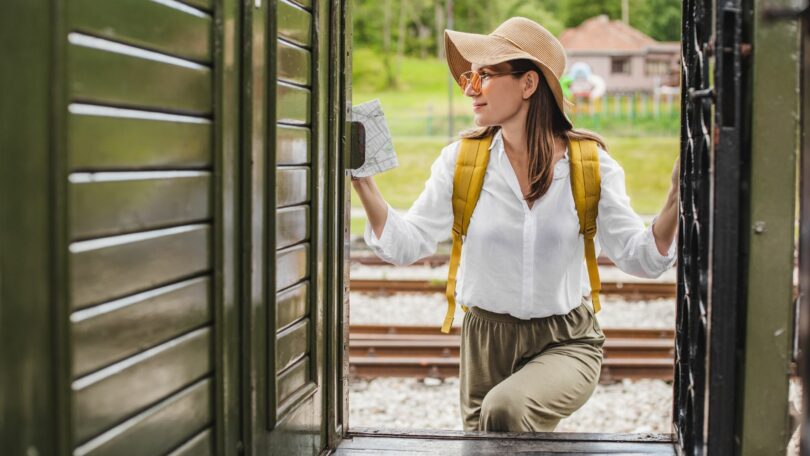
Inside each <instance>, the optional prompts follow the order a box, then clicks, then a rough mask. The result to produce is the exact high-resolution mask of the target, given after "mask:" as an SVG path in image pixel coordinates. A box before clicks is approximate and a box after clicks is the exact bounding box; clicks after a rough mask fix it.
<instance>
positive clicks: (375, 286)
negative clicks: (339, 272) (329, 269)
mask: <svg viewBox="0 0 810 456" xmlns="http://www.w3.org/2000/svg"><path fill="white" fill-rule="evenodd" d="M349 286H350V287H351V290H352V291H356V292H364V293H379V294H395V293H444V292H445V288H446V287H447V285H446V282H445V281H443V280H388V279H385V280H379V279H351V282H350V285H349ZM676 291H677V289H676V285H675V284H674V283H666V282H602V294H612V295H620V296H622V297H625V298H629V299H656V298H674V297H675V294H676Z"/></svg>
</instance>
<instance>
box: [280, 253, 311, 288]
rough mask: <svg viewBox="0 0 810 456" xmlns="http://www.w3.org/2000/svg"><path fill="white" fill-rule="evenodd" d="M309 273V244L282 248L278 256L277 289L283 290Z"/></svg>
mask: <svg viewBox="0 0 810 456" xmlns="http://www.w3.org/2000/svg"><path fill="white" fill-rule="evenodd" d="M308 275H309V244H301V245H296V246H294V247H290V248H289V249H285V250H280V251H279V252H278V254H277V257H276V290H279V291H281V290H283V289H285V288H287V287H289V286H290V285H293V284H295V283H298V282H300V281H301V280H302V279H304V278H306V277H307V276H308Z"/></svg>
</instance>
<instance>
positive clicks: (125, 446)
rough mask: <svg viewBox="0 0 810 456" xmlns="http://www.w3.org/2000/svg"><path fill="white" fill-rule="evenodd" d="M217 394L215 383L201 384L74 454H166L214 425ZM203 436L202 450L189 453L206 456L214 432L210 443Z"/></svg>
mask: <svg viewBox="0 0 810 456" xmlns="http://www.w3.org/2000/svg"><path fill="white" fill-rule="evenodd" d="M213 391H214V384H213V381H211V380H210V379H205V380H202V381H199V382H197V383H195V384H194V385H192V386H190V387H188V388H185V389H183V390H182V391H180V392H178V393H177V394H175V395H173V396H172V397H170V398H168V399H166V400H164V401H161V402H159V403H158V404H156V405H154V406H152V407H150V408H148V409H147V410H145V411H144V412H142V413H139V414H138V415H137V416H135V417H134V418H132V419H129V420H127V421H126V422H124V423H122V424H120V425H118V426H116V427H114V428H113V429H110V430H109V431H107V432H105V433H104V434H102V435H100V436H99V437H98V438H95V439H93V440H91V441H90V442H88V443H86V444H84V445H82V446H81V447H79V448H78V449H77V450H76V451H75V452H74V455H76V456H151V455H156V454H166V453H167V452H168V451H170V450H171V449H173V448H176V447H177V446H178V445H180V444H181V443H183V442H184V441H186V440H187V439H188V438H189V437H191V436H193V435H194V434H195V433H198V432H199V431H200V429H203V428H204V427H206V426H208V425H209V424H210V423H211V421H212V419H213V412H212V411H213V401H212V397H213ZM122 394H126V393H125V392H122ZM199 436H203V439H202V441H201V442H198V443H197V446H196V447H195V448H199V449H200V450H201V451H200V452H198V453H185V454H194V455H195V456H197V455H204V454H206V453H205V450H206V448H209V449H210V440H211V439H210V433H209V435H208V441H207V442H206V440H205V434H204V433H203V434H199V435H198V436H197V437H199ZM206 443H207V445H206ZM181 454H183V453H181ZM208 454H210V453H208Z"/></svg>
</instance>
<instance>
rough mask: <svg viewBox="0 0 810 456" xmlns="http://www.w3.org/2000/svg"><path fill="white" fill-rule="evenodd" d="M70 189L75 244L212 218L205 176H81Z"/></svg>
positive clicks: (73, 179)
mask: <svg viewBox="0 0 810 456" xmlns="http://www.w3.org/2000/svg"><path fill="white" fill-rule="evenodd" d="M70 182H71V183H70V185H69V187H68V192H69V195H70V197H69V201H70V205H71V211H70V236H71V238H72V239H77V238H88V237H94V236H105V235H106V236H109V235H113V234H119V233H125V232H132V231H141V230H146V229H151V228H156V227H160V226H169V225H179V224H181V223H189V222H200V221H204V220H207V219H208V218H209V217H211V201H210V198H211V175H210V173H208V172H200V171H167V172H164V171H161V172H134V173H77V174H72V175H71V176H70Z"/></svg>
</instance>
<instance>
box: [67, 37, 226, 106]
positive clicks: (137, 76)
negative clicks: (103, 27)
mask: <svg viewBox="0 0 810 456" xmlns="http://www.w3.org/2000/svg"><path fill="white" fill-rule="evenodd" d="M69 40H70V42H71V44H70V45H69V46H68V81H69V84H68V87H69V93H70V97H71V99H72V100H73V101H83V102H94V103H102V104H112V105H124V106H128V107H140V108H148V109H155V110H167V111H172V112H183V113H190V114H201V115H208V114H210V113H211V110H212V98H211V95H212V93H213V91H212V87H213V86H212V79H211V70H210V69H209V68H207V67H204V66H202V65H199V64H196V63H192V62H189V61H185V60H180V59H177V58H171V57H166V56H163V55H160V54H156V53H152V52H147V51H142V50H139V49H136V48H132V47H130V46H126V45H123V44H117V43H113V42H111V41H107V40H102V39H99V38H93V37H88V36H85V35H80V34H78V33H71V34H70V35H69Z"/></svg>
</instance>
